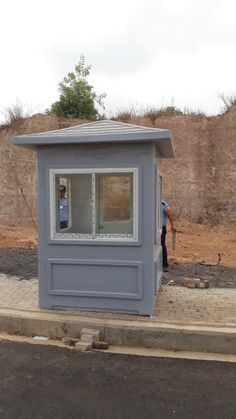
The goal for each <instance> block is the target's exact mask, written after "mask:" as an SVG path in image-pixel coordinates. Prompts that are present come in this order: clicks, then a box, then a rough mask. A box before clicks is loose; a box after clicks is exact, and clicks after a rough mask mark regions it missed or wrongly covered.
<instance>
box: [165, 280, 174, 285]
mask: <svg viewBox="0 0 236 419" xmlns="http://www.w3.org/2000/svg"><path fill="white" fill-rule="evenodd" d="M166 285H175V281H174V280H173V279H171V280H170V281H168V282H167V284H166Z"/></svg>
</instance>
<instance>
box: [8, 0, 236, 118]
mask: <svg viewBox="0 0 236 419" xmlns="http://www.w3.org/2000/svg"><path fill="white" fill-rule="evenodd" d="M235 12H236V4H235V2H234V1H233V0H214V1H213V0H179V1H178V2H176V1H175V0H172V1H171V0H169V1H166V0H120V1H119V2H118V3H117V2H112V1H111V0H109V1H108V0H100V1H99V2H97V1H96V0H90V1H89V0H87V1H86V2H84V1H81V0H67V2H66V3H65V2H63V1H62V0H58V1H49V2H48V1H47V0H41V1H40V2H39V1H38V0H35V1H34V2H32V1H31V0H8V1H7V2H5V3H4V4H2V5H1V26H0V36H1V66H0V110H1V109H3V108H4V107H5V106H8V105H9V104H11V103H13V102H14V101H15V99H16V98H17V97H18V98H19V99H20V100H21V101H22V103H27V104H29V105H30V107H35V108H36V109H37V110H38V109H40V110H44V109H45V108H46V107H48V106H50V105H51V103H52V102H53V101H55V100H57V98H58V91H57V89H58V84H59V82H60V81H61V80H62V78H63V77H64V76H65V75H66V74H67V73H68V72H69V71H71V70H73V68H74V65H75V64H76V63H77V62H78V61H79V58H80V55H81V54H82V53H83V54H84V55H85V57H86V62H87V63H88V64H91V65H92V73H91V81H92V83H93V85H94V88H95V91H97V93H101V92H104V91H105V92H106V93H107V99H106V105H107V107H108V108H109V109H113V110H114V111H115V110H116V109H121V108H124V107H125V106H131V105H133V104H140V106H142V105H143V106H144V105H147V104H148V105H149V104H150V105H151V104H152V105H154V106H157V105H168V104H170V102H171V101H172V100H173V99H174V103H175V105H176V106H188V107H194V108H202V109H204V110H207V111H208V112H217V111H218V110H219V99H218V97H217V95H218V93H219V92H225V93H231V92H235V90H236V87H235V70H236V68H235V67H236V58H235V54H234V51H235V49H236V48H235V47H236V25H235V22H234V17H235Z"/></svg>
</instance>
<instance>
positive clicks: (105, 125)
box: [19, 120, 167, 138]
mask: <svg viewBox="0 0 236 419" xmlns="http://www.w3.org/2000/svg"><path fill="white" fill-rule="evenodd" d="M166 131H167V130H164V129H159V128H149V127H143V126H139V125H133V124H126V123H123V122H115V121H109V120H104V121H96V122H89V123H88V124H81V125H76V126H73V127H69V128H64V129H60V130H54V131H49V132H40V133H36V134H27V135H21V136H19V137H26V136H30V137H47V138H48V137H55V136H57V137H58V136H63V137H64V136H65V135H67V136H81V135H83V136H86V135H88V136H90V135H104V134H106V135H107V134H126V133H128V134H130V133H140V132H142V133H145V132H153V133H157V132H158V133H162V132H163V133H164V132H166Z"/></svg>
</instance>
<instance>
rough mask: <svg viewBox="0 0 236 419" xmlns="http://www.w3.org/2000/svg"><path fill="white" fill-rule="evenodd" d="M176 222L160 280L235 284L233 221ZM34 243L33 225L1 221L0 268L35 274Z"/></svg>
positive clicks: (21, 275)
mask: <svg viewBox="0 0 236 419" xmlns="http://www.w3.org/2000/svg"><path fill="white" fill-rule="evenodd" d="M176 226H177V234H176V248H175V250H172V240H171V239H172V237H171V233H170V229H169V232H168V234H167V246H168V255H169V262H170V269H169V272H168V273H165V275H164V277H163V283H168V282H169V281H170V280H173V281H174V285H182V283H183V278H184V277H198V278H201V279H208V280H209V282H210V286H213V287H230V288H236V224H234V225H233V224H224V225H223V224H222V225H217V226H214V227H210V226H206V225H203V224H193V223H191V222H189V221H187V220H177V222H176ZM37 246H38V234H37V231H36V228H35V227H34V226H33V225H29V224H28V225H24V224H21V225H16V224H11V225H10V224H8V225H2V228H1V233H0V272H3V273H6V274H9V275H15V276H17V277H19V279H22V278H25V279H29V278H32V277H37ZM219 255H220V256H219ZM219 258H220V263H219V264H218V265H215V266H214V264H216V263H217V262H218V261H219ZM202 263H203V264H202ZM207 264H209V265H207Z"/></svg>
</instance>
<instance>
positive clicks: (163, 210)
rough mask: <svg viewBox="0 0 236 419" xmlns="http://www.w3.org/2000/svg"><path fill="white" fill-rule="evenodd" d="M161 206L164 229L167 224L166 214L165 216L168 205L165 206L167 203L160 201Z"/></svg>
mask: <svg viewBox="0 0 236 419" xmlns="http://www.w3.org/2000/svg"><path fill="white" fill-rule="evenodd" d="M161 204H162V205H161V206H162V227H165V226H166V224H167V214H166V210H167V209H168V208H169V205H168V204H167V202H165V201H162V203H161Z"/></svg>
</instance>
